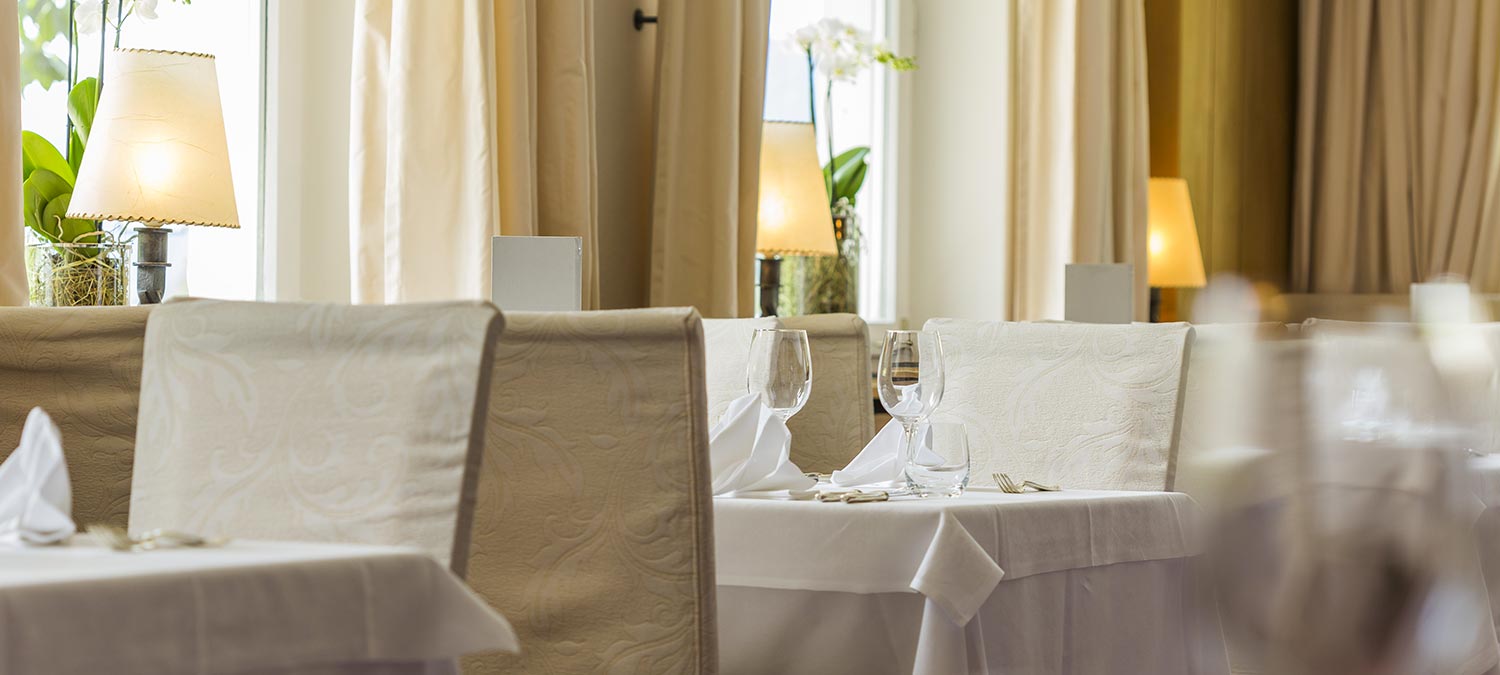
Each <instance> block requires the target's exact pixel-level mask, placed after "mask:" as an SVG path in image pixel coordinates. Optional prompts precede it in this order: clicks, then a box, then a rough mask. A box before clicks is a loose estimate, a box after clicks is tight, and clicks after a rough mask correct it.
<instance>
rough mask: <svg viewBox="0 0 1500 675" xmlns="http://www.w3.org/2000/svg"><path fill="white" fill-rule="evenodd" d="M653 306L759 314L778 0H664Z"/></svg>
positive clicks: (707, 312)
mask: <svg viewBox="0 0 1500 675" xmlns="http://www.w3.org/2000/svg"><path fill="white" fill-rule="evenodd" d="M658 13H659V14H660V16H661V23H660V24H659V25H658V28H657V30H658V31H659V33H658V35H657V59H656V62H657V79H656V86H657V102H656V115H657V117H656V159H655V172H656V186H655V190H654V193H653V202H652V225H651V235H652V236H651V304H652V305H654V306H667V305H691V306H694V307H697V308H698V311H699V312H701V313H702V314H703V315H704V316H708V317H734V316H751V315H753V313H754V288H755V279H754V275H755V214H756V207H757V194H758V192H757V183H758V181H759V165H760V164H759V163H760V126H761V113H762V108H763V105H764V100H765V69H766V40H767V33H768V30H769V26H768V22H769V20H770V0H713V1H712V2H705V1H703V0H661V3H660V5H659V7H658Z"/></svg>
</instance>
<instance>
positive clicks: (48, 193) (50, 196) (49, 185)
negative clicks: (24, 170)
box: [21, 167, 73, 202]
mask: <svg viewBox="0 0 1500 675" xmlns="http://www.w3.org/2000/svg"><path fill="white" fill-rule="evenodd" d="M28 185H29V186H31V188H32V189H33V190H36V193H37V194H38V195H41V196H42V198H43V199H44V200H46V201H49V202H50V201H52V200H54V199H57V198H58V197H61V196H62V195H65V194H68V193H70V192H72V191H73V181H70V180H67V179H65V178H63V177H62V176H59V175H57V174H56V173H53V172H52V171H49V170H47V169H43V168H40V167H38V168H37V169H36V170H35V171H32V172H31V177H30V178H27V179H26V181H25V182H23V183H22V184H21V186H22V187H23V188H24V187H25V186H28Z"/></svg>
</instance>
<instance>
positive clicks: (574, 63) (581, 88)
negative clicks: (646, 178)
mask: <svg viewBox="0 0 1500 675" xmlns="http://www.w3.org/2000/svg"><path fill="white" fill-rule="evenodd" d="M621 20H623V19H621ZM494 63H495V85H496V86H495V97H496V100H497V103H498V106H497V113H498V114H497V118H496V119H497V123H496V142H497V145H498V148H499V158H500V165H499V185H500V233H501V234H507V235H547V236H570V237H581V238H582V239H583V308H584V309H598V308H599V251H598V248H597V245H598V241H599V195H598V158H597V152H598V150H597V148H598V142H597V139H596V138H595V133H596V132H595V126H594V109H595V106H594V2H593V0H498V1H497V2H496V4H495V60H494ZM485 250H486V251H488V250H489V245H488V242H486V244H485Z"/></svg>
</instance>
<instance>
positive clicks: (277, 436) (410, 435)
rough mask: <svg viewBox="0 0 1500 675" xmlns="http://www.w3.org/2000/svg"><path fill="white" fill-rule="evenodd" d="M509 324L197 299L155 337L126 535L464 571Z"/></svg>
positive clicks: (449, 307)
mask: <svg viewBox="0 0 1500 675" xmlns="http://www.w3.org/2000/svg"><path fill="white" fill-rule="evenodd" d="M501 323H502V322H501V319H500V314H499V312H498V311H497V310H496V309H495V307H494V306H493V305H490V304H488V303H477V302H461V303H438V304H411V305H389V306H347V305H302V304H270V303H253V302H223V301H213V300H192V301H186V302H169V303H167V304H165V305H162V306H161V307H159V308H157V309H156V310H154V312H153V313H152V315H151V322H150V324H149V325H148V326H147V328H146V347H145V366H144V368H143V371H142V375H141V411H140V424H139V428H138V430H137V433H136V456H135V476H134V481H133V483H132V485H133V487H132V490H131V498H130V529H131V530H132V531H136V532H140V531H145V530H150V529H155V528H170V529H178V530H187V531H190V532H197V533H201V534H205V535H210V536H214V535H223V536H230V537H239V538H247V539H276V540H289V541H323V542H341V543H360V544H399V545H405V546H412V547H415V548H419V549H421V550H423V551H425V552H427V553H429V554H431V555H432V556H433V557H435V558H437V559H438V560H440V561H443V562H444V563H445V564H451V565H452V567H453V570H454V571H455V572H456V573H458V574H459V575H460V576H462V575H463V573H464V563H466V562H467V560H468V548H467V547H468V539H467V534H468V532H469V530H470V522H469V521H470V520H471V519H472V517H473V510H472V509H473V499H474V489H475V482H476V481H477V479H478V471H477V463H478V461H479V459H480V457H481V452H482V445H483V433H484V426H483V417H484V411H485V410H486V409H487V404H488V399H489V392H490V386H489V385H490V381H489V377H490V375H491V359H492V357H493V352H492V349H493V342H494V336H495V335H497V334H498V333H499V331H500V328H501Z"/></svg>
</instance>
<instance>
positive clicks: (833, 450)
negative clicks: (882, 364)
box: [782, 314, 875, 473]
mask: <svg viewBox="0 0 1500 675" xmlns="http://www.w3.org/2000/svg"><path fill="white" fill-rule="evenodd" d="M782 323H784V324H786V327H787V328H798V329H801V330H805V331H807V340H808V344H809V346H810V347H811V348H812V363H813V387H812V393H811V394H810V395H809V396H808V398H807V405H806V406H804V407H803V408H802V410H801V411H800V412H798V413H797V414H796V415H793V416H792V419H791V420H789V421H788V422H787V426H788V427H790V428H791V430H792V462H794V463H795V464H796V465H797V466H798V467H800V468H801V469H802V470H803V471H817V472H819V473H832V472H834V471H837V470H839V469H842V468H844V467H845V466H847V465H848V464H849V462H850V461H851V460H853V459H854V456H855V455H858V454H859V451H860V450H862V449H864V447H865V444H866V443H869V442H870V439H871V438H873V437H874V436H875V397H874V393H873V389H871V387H870V382H871V379H870V329H869V327H868V326H866V325H865V321H864V319H861V318H859V316H858V315H855V314H810V315H807V316H790V317H786V318H784V319H782Z"/></svg>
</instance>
